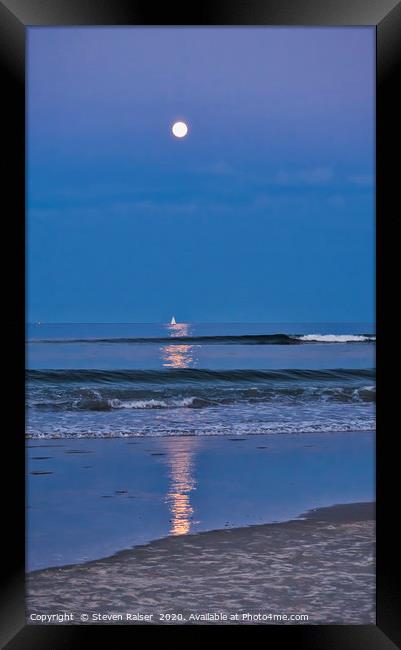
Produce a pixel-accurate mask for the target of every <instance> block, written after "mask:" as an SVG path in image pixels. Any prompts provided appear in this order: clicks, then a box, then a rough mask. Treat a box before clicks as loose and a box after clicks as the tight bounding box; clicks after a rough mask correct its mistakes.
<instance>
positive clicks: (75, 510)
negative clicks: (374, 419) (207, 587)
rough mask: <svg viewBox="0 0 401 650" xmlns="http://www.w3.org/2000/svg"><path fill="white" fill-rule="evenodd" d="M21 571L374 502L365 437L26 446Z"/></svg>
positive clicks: (369, 438) (369, 444)
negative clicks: (24, 545)
mask: <svg viewBox="0 0 401 650" xmlns="http://www.w3.org/2000/svg"><path fill="white" fill-rule="evenodd" d="M27 486H28V491H27V497H28V498H27V508H28V509H27V515H28V516H27V536H28V546H27V570H28V571H32V570H38V569H46V568H49V567H55V566H65V565H67V564H77V563H81V562H89V561H91V560H96V559H101V558H104V557H109V556H111V555H113V554H114V553H117V552H119V551H122V550H124V549H130V548H132V547H133V546H138V545H143V544H147V543H149V542H151V541H153V540H156V539H161V538H164V537H167V536H168V535H173V536H175V535H181V534H188V533H200V532H206V531H211V530H218V529H225V528H230V529H231V528H241V527H243V526H249V525H258V524H267V523H279V522H285V521H289V520H291V519H295V518H297V517H299V516H300V515H301V514H302V513H304V512H306V511H308V510H310V509H311V508H325V507H328V506H331V505H333V504H335V503H354V502H366V501H373V500H374V434H373V432H350V431H348V432H342V433H341V432H333V433H330V434H327V433H324V434H318V433H314V434H307V433H304V434H300V435H294V434H280V435H253V436H252V435H249V436H241V435H236V436H182V437H181V436H174V437H163V438H161V437H139V438H128V439H124V438H111V439H85V438H81V439H69V438H60V439H54V440H29V441H28V445H27Z"/></svg>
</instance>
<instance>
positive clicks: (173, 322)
mask: <svg viewBox="0 0 401 650" xmlns="http://www.w3.org/2000/svg"><path fill="white" fill-rule="evenodd" d="M170 325H177V323H176V321H175V318H174V316H173V317H172V319H171V321H170Z"/></svg>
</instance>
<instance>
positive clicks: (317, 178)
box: [273, 167, 334, 185]
mask: <svg viewBox="0 0 401 650" xmlns="http://www.w3.org/2000/svg"><path fill="white" fill-rule="evenodd" d="M333 176H334V174H333V170H332V169H330V168H329V167H314V168H312V169H299V170H297V171H292V172H287V171H283V170H281V171H279V172H278V173H277V174H276V176H275V177H274V179H273V181H274V182H275V183H276V184H277V185H324V184H325V183H327V182H328V181H330V180H331V179H332V178H333Z"/></svg>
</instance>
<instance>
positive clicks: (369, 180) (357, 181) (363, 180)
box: [348, 174, 374, 187]
mask: <svg viewBox="0 0 401 650" xmlns="http://www.w3.org/2000/svg"><path fill="white" fill-rule="evenodd" d="M348 180H349V182H350V183H352V184H353V185H358V186H359V187H370V186H371V185H373V184H374V176H373V174H355V175H353V176H349V177H348Z"/></svg>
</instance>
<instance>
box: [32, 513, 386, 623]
mask: <svg viewBox="0 0 401 650" xmlns="http://www.w3.org/2000/svg"><path fill="white" fill-rule="evenodd" d="M374 528H375V523H374V504H372V503H355V504H346V505H337V506H333V507H329V508H321V509H318V510H314V511H311V512H309V513H307V515H305V518H302V519H298V520H294V521H289V522H285V523H277V524H262V525H256V526H249V527H242V528H232V529H225V530H216V531H211V532H204V533H196V534H192V535H180V536H171V537H166V538H164V539H160V540H157V541H154V542H151V543H150V544H147V545H143V546H138V547H136V548H134V549H132V550H128V551H123V552H120V553H117V554H116V555H113V556H111V557H108V558H105V559H102V560H95V561H92V562H88V563H86V564H81V565H70V566H65V567H61V568H53V569H46V570H41V571H35V572H32V573H31V574H29V575H28V579H27V610H28V614H27V615H28V622H33V623H35V622H37V623H38V622H43V619H42V621H40V620H36V621H35V620H29V617H30V615H33V617H35V615H37V614H38V613H40V614H41V615H46V614H48V615H51V614H57V613H58V614H60V613H68V614H69V615H71V614H72V615H73V616H74V619H73V620H72V621H71V622H72V623H73V624H74V623H81V621H80V615H81V614H84V615H87V616H88V622H89V623H92V624H93V623H94V622H95V621H94V618H93V617H94V616H95V617H98V620H97V621H96V622H98V623H101V624H107V623H112V624H135V623H138V622H140V623H144V622H145V623H146V622H149V623H156V624H164V623H167V624H171V623H174V624H177V623H178V624H202V623H207V624H211V623H212V624H213V623H218V624H221V623H223V624H226V623H228V624H251V623H254V622H256V623H259V624H260V623H261V622H262V623H266V624H309V625H311V624H312V625H313V624H322V623H338V624H341V623H342V624H349V623H353V624H368V623H370V624H373V623H374V622H375V560H374V539H375V532H374ZM167 613H170V614H171V613H173V614H179V615H180V616H182V620H167V621H166V620H164V621H161V620H160V616H161V615H162V614H167ZM216 613H219V619H217V621H215V620H213V617H212V620H210V616H209V620H207V618H208V617H207V615H213V614H216ZM127 614H129V615H130V617H131V618H129V619H128V620H127ZM138 614H140V615H141V616H146V617H147V620H145V621H144V620H139V621H138V620H136V619H135V617H136V616H137V615H138ZM244 614H249V615H251V616H253V615H256V616H258V615H262V616H263V615H265V616H268V615H269V614H271V615H272V616H277V615H280V616H283V615H287V616H288V617H289V616H291V615H307V616H308V620H299V619H298V620H290V619H287V620H285V619H281V620H280V619H277V618H275V619H273V618H270V619H269V618H267V619H265V620H262V621H261V620H256V621H253V620H252V619H250V618H249V617H248V618H245V619H244V618H243V615H244ZM120 615H121V618H120ZM191 615H192V616H191ZM194 615H197V616H199V615H203V616H204V618H201V619H200V620H199V619H196V618H195V619H194V618H193V616H194ZM233 615H234V616H235V615H237V616H238V618H237V619H235V620H230V616H233ZM102 616H103V617H105V616H106V617H107V618H106V619H105V620H104V619H103V620H102V619H101V617H102ZM132 617H134V618H132ZM224 617H227V619H225V618H224ZM113 618H114V620H113ZM99 619H100V620H99ZM222 619H223V620H222ZM47 622H49V623H53V622H62V623H64V624H65V623H68V622H70V621H68V620H63V621H60V620H59V621H56V620H48V621H47Z"/></svg>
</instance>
